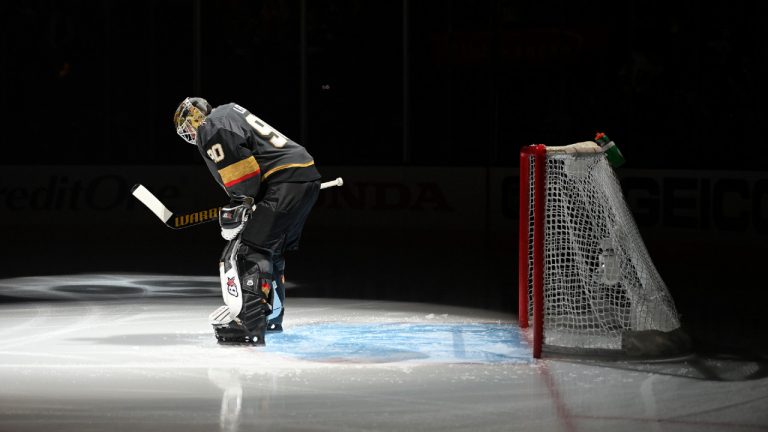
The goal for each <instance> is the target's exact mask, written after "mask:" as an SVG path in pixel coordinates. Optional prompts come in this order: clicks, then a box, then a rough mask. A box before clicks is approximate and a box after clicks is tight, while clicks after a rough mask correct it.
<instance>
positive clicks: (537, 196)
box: [518, 144, 547, 358]
mask: <svg viewBox="0 0 768 432" xmlns="http://www.w3.org/2000/svg"><path fill="white" fill-rule="evenodd" d="M546 156H547V147H546V146H545V145H544V144H537V145H530V146H527V147H523V149H522V150H521V151H520V231H519V237H520V238H519V256H518V321H519V324H520V327H521V328H528V327H529V324H530V323H529V318H530V317H529V316H528V310H529V304H528V284H529V278H530V277H531V276H532V277H533V295H532V297H533V308H532V310H533V357H534V358H541V347H542V343H543V337H544V319H543V315H544V224H543V223H535V224H533V244H529V233H530V222H531V220H530V219H531V215H533V218H534V219H535V220H539V221H543V220H544V209H545V201H546V200H545V198H546V188H545V186H544V184H545V181H546V163H545V162H546ZM531 157H533V159H534V164H533V165H534V172H533V173H531V172H530V165H531V164H530V158H531ZM531 174H533V177H534V184H535V185H536V188H535V189H534V191H533V193H534V196H533V197H531V196H530V191H531V188H530V179H531ZM531 198H533V200H531ZM531 202H533V209H531ZM531 248H532V249H533V265H532V266H530V267H532V271H533V275H530V274H529V273H528V271H529V262H528V257H529V253H530V251H531Z"/></svg>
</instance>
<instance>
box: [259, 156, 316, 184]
mask: <svg viewBox="0 0 768 432" xmlns="http://www.w3.org/2000/svg"><path fill="white" fill-rule="evenodd" d="M314 164H315V161H313V160H311V161H309V162H306V163H294V164H286V165H280V166H276V167H274V168H272V169H271V170H269V171H267V172H265V173H264V175H262V176H261V179H262V180H266V179H267V177H269V176H271V175H272V174H274V173H276V172H277V171H282V170H284V169H287V168H306V167H308V166H312V165H314Z"/></svg>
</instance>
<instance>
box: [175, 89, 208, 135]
mask: <svg viewBox="0 0 768 432" xmlns="http://www.w3.org/2000/svg"><path fill="white" fill-rule="evenodd" d="M211 111H213V108H212V107H211V104H209V103H208V101H206V100H205V99H203V98H199V97H191V98H190V97H188V98H186V99H184V100H183V101H182V102H181V103H180V104H179V107H178V108H176V113H175V114H174V115H173V124H174V125H175V126H176V133H177V134H179V136H180V137H181V138H182V139H183V140H184V141H186V142H188V143H190V144H195V140H196V139H197V128H199V127H200V125H201V124H203V122H204V121H205V117H207V116H208V114H210V113H211Z"/></svg>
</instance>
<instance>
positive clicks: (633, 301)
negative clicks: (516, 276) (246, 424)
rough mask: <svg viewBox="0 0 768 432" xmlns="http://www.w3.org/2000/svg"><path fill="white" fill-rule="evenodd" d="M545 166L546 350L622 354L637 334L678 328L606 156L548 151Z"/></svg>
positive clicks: (531, 207) (672, 304)
mask: <svg viewBox="0 0 768 432" xmlns="http://www.w3.org/2000/svg"><path fill="white" fill-rule="evenodd" d="M529 160H530V164H531V165H530V173H531V175H530V178H529V182H530V185H531V188H530V196H531V202H530V204H531V206H530V207H529V208H530V209H531V212H530V218H529V221H530V224H529V225H530V229H529V233H528V236H529V240H528V243H529V246H530V247H529V265H528V268H529V273H528V274H529V303H528V304H529V311H530V314H531V316H533V308H532V305H533V299H532V297H531V295H530V293H531V290H532V279H533V278H532V275H533V262H532V255H533V253H532V250H533V247H532V244H533V238H532V237H533V226H534V223H536V221H535V220H534V218H533V207H534V206H533V204H534V203H533V197H534V192H533V186H534V175H533V173H534V164H535V162H534V158H533V157H531V158H530V159H529ZM546 164H547V166H546V181H545V183H546V184H545V187H546V192H545V194H546V204H545V222H544V223H545V234H544V272H543V273H544V340H543V343H544V345H545V346H549V347H563V348H577V349H607V350H620V349H622V340H623V339H626V338H627V335H628V334H631V333H632V332H643V331H648V330H652V331H658V332H671V331H673V330H675V329H678V328H679V327H680V322H679V320H678V317H677V312H676V310H675V306H674V303H673V301H672V298H671V297H670V295H669V293H668V291H667V288H666V286H665V285H664V281H663V280H662V279H661V277H660V276H659V274H658V272H657V271H656V268H655V267H654V265H653V262H652V260H651V258H650V256H649V255H648V251H647V250H646V248H645V245H644V243H643V241H642V238H641V237H640V234H639V232H638V230H637V227H636V226H635V222H634V219H633V218H632V215H631V213H630V211H629V209H628V208H627V205H626V203H625V202H624V198H623V194H622V192H621V188H620V186H619V182H618V180H617V179H616V177H615V174H614V173H613V170H612V169H611V167H610V165H609V164H608V162H607V160H606V159H605V157H604V155H603V154H601V153H598V154H594V153H591V154H590V153H586V154H583V153H577V154H554V153H549V152H548V154H547V156H546ZM625 342H626V341H625Z"/></svg>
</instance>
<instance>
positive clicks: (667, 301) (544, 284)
mask: <svg viewBox="0 0 768 432" xmlns="http://www.w3.org/2000/svg"><path fill="white" fill-rule="evenodd" d="M588 154H592V156H597V157H599V158H604V159H603V160H602V162H600V166H603V167H606V166H607V165H608V164H609V163H610V160H608V159H607V157H606V155H605V152H604V148H601V147H600V146H599V145H597V144H596V143H595V142H592V141H585V142H580V143H575V144H570V145H567V146H556V147H547V146H545V145H543V144H534V145H530V146H526V147H523V148H522V150H521V151H520V221H519V223H520V227H519V257H518V260H519V261H518V275H519V276H518V277H519V279H518V305H519V310H518V317H519V325H520V327H522V328H528V327H529V326H531V327H533V330H532V348H533V349H532V351H533V357H534V358H541V355H542V350H543V348H544V345H545V344H546V345H547V347H549V348H548V349H552V350H553V352H555V351H556V352H564V353H570V354H578V355H581V354H587V353H589V354H590V355H609V356H625V357H633V358H641V357H644V358H661V357H665V356H666V357H669V356H671V355H678V354H680V353H682V352H683V351H685V350H689V349H690V339H689V338H688V337H687V335H685V332H684V331H682V329H681V327H680V325H681V324H680V321H679V315H677V312H676V310H675V306H674V300H673V299H672V297H671V295H670V294H669V292H668V290H667V288H666V286H665V284H664V281H663V279H661V276H660V275H659V274H658V271H657V270H656V268H655V266H654V265H653V261H652V259H651V257H650V256H649V255H648V251H647V249H646V248H645V245H644V244H643V240H642V237H641V236H640V233H639V232H638V231H637V228H636V225H635V223H634V220H633V217H632V215H631V212H630V210H629V208H628V207H627V206H626V203H625V201H624V200H623V196H621V197H620V198H621V199H620V200H618V201H617V200H609V201H607V202H604V203H603V204H602V205H607V206H609V208H610V209H611V212H610V214H611V215H612V216H611V218H610V219H611V220H613V221H614V222H616V221H619V220H620V219H621V224H623V225H622V226H624V227H631V229H630V231H629V232H628V233H627V232H623V231H618V233H622V232H623V235H624V236H626V237H624V240H622V244H624V243H623V242H626V245H627V248H623V247H622V248H621V249H620V250H621V254H620V255H617V256H621V257H622V258H621V259H623V260H624V261H623V262H625V263H626V262H631V263H633V264H631V266H629V267H626V266H625V267H623V268H624V269H632V270H631V273H629V275H635V276H636V278H639V279H635V281H634V282H629V280H630V279H624V280H625V281H626V282H629V284H625V282H622V286H623V289H622V290H620V291H618V292H619V293H620V294H621V293H626V295H628V296H629V298H630V299H632V300H631V305H630V306H629V309H627V310H626V313H627V315H626V317H627V318H631V319H632V321H631V322H627V323H626V324H627V325H626V326H623V325H622V324H619V325H620V327H619V333H618V334H617V333H616V331H614V330H609V331H608V332H606V333H604V334H605V337H606V338H605V339H602V340H601V342H598V343H597V344H595V339H592V340H590V341H588V342H586V345H582V346H580V344H581V343H582V342H574V343H575V345H570V342H569V341H567V340H563V339H562V338H563V337H566V338H569V337H570V336H568V333H569V332H571V331H572V330H573V327H571V328H570V329H569V327H558V326H559V324H557V322H558V321H560V320H561V319H562V317H563V316H562V315H557V318H555V316H549V314H550V313H551V311H550V308H551V307H557V306H556V305H555V304H553V305H549V303H548V302H549V301H551V300H552V299H551V298H550V297H551V295H550V292H548V291H545V290H550V289H553V290H555V291H554V292H560V291H559V290H560V288H561V287H562V283H556V284H554V285H553V286H552V287H549V286H548V284H550V283H552V281H551V280H550V279H552V276H551V275H548V274H546V272H549V271H554V272H555V273H553V274H554V275H555V276H557V275H559V273H557V272H558V271H559V270H557V269H551V268H550V265H551V263H550V262H549V261H548V260H550V259H551V258H552V257H553V256H556V253H559V252H553V251H549V250H547V247H548V246H546V245H547V244H549V242H550V240H548V239H547V238H546V237H547V236H549V235H554V237H553V239H554V241H557V239H559V238H560V237H559V235H558V234H555V233H554V232H552V233H550V227H549V224H550V222H549V219H550V217H549V212H553V211H554V212H555V213H557V212H558V211H562V209H561V208H560V207H558V205H560V204H559V201H558V200H555V198H553V197H555V196H559V192H557V188H558V187H562V185H561V184H560V183H558V182H553V184H552V185H550V180H553V181H554V179H555V178H557V177H550V174H548V173H547V170H549V169H552V166H550V165H551V164H550V159H552V160H563V161H567V160H570V157H571V156H569V155H572V156H573V157H575V158H581V157H592V156H588ZM566 166H567V165H566ZM607 169H608V170H610V171H612V169H611V168H610V166H608V168H607ZM558 172H559V171H558V170H555V174H552V175H554V176H556V175H557V173H558ZM604 172H605V171H604ZM610 177H611V179H612V180H610V181H609V183H608V184H605V185H606V186H607V189H604V190H602V193H608V194H619V195H621V190H620V185H619V184H618V179H617V178H616V177H615V173H611V175H610ZM531 182H533V183H534V184H533V185H531V184H530V183H531ZM552 188H555V189H552ZM601 189H602V188H601ZM611 196H614V195H611ZM551 199H552V200H553V201H551V202H550V203H549V204H552V205H554V206H555V208H553V209H548V208H547V206H548V201H550V200H551ZM598 220H602V218H599V219H595V221H598ZM555 224H558V223H557V222H555ZM612 232H613V231H612ZM608 234H609V235H614V234H610V233H608ZM617 235H618V234H617ZM600 247H603V246H602V245H601V246H600ZM610 250H611V254H610V255H609V257H613V256H614V255H613V254H614V251H613V249H612V247H611V248H610ZM552 254H555V255H552ZM599 259H600V260H602V259H604V258H603V255H601V256H600V258H599ZM616 259H619V258H616ZM627 260H629V261H627ZM600 262H601V263H602V264H600V265H601V266H603V265H607V264H604V262H603V261H600ZM613 265H614V266H615V265H619V266H621V264H619V263H616V262H614V264H613ZM601 268H602V267H601ZM605 271H607V270H605ZM619 271H624V270H619ZM629 275H626V274H625V276H621V277H622V279H623V278H624V277H630V276H629ZM602 283H608V284H609V285H613V284H615V283H616V282H615V281H614V282H602ZM577 286H579V285H577ZM584 288H586V286H585V287H584ZM638 289H640V290H641V292H643V293H650V294H651V295H649V296H645V295H640V294H639V293H638V291H637V290H638ZM632 290H634V292H632ZM585 292H586V293H590V294H589V295H588V297H589V298H590V299H592V300H589V301H590V304H592V303H591V302H592V301H596V300H595V297H593V293H594V292H595V291H592V290H591V289H588V290H587V291H585ZM622 295H623V294H622ZM573 298H574V299H578V298H581V296H580V295H578V294H577V296H576V297H573ZM531 303H532V304H531ZM618 307H620V308H621V307H626V306H620V305H619V306H618ZM590 308H594V306H590ZM635 312H637V314H635ZM568 313H570V312H568ZM593 313H594V309H593ZM566 316H567V315H566ZM596 317H597V316H596ZM545 320H547V322H545ZM550 320H555V321H553V322H552V323H553V326H550V325H549V324H548V322H549V321H550ZM560 322H561V323H562V321H560ZM545 329H546V331H547V333H546V334H545ZM563 330H564V331H565V332H563ZM553 331H554V333H551V334H550V332H553ZM570 334H571V335H574V336H575V337H577V338H578V337H580V335H578V334H576V333H570ZM550 336H554V337H555V340H554V342H552V343H550V342H548V341H547V340H549V339H550ZM617 336H618V339H616V337H617ZM587 337H589V338H592V337H597V338H598V339H600V338H602V337H603V336H602V335H601V334H597V335H595V334H592V335H591V336H589V335H588V336H587ZM545 338H546V340H545ZM582 341H583V339H582ZM574 350H575V351H574Z"/></svg>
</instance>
